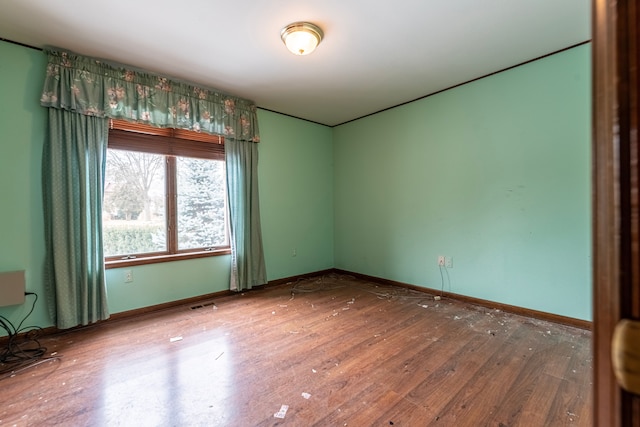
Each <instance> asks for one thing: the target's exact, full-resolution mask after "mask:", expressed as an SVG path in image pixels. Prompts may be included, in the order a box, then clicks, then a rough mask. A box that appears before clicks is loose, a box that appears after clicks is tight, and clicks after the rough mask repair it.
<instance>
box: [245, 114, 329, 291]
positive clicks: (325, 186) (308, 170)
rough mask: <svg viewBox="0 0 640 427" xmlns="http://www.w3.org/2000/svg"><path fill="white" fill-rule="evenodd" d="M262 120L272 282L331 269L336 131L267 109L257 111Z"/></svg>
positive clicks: (265, 227) (266, 238)
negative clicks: (333, 138) (334, 133)
mask: <svg viewBox="0 0 640 427" xmlns="http://www.w3.org/2000/svg"><path fill="white" fill-rule="evenodd" d="M258 121H259V123H260V139H261V141H262V142H260V163H259V165H260V167H259V180H260V209H261V217H262V234H263V239H264V250H265V258H266V263H267V276H268V279H269V280H274V279H278V278H282V277H291V276H294V275H297V274H304V273H310V272H314V271H320V270H324V269H328V268H332V267H333V178H332V177H333V145H332V130H331V128H329V127H326V126H322V125H318V124H314V123H310V122H306V121H303V120H299V119H294V118H291V117H288V116H284V115H281V114H276V113H272V112H268V111H264V110H258ZM294 250H295V256H293V254H294Z"/></svg>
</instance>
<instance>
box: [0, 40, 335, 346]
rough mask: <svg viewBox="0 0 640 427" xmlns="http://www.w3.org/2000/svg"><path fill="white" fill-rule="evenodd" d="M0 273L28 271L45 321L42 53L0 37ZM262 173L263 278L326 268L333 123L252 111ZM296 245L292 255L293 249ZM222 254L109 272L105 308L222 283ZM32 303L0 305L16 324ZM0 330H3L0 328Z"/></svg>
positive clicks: (37, 314) (40, 321) (39, 321)
mask: <svg viewBox="0 0 640 427" xmlns="http://www.w3.org/2000/svg"><path fill="white" fill-rule="evenodd" d="M0 58H1V59H0V93H2V99H3V100H4V101H3V102H2V103H0V135H1V136H0V190H1V192H0V201H1V206H2V209H0V271H12V270H26V280H27V290H28V291H32V292H37V293H38V295H39V296H40V300H39V302H38V305H37V306H36V310H35V311H34V314H33V315H32V316H31V317H30V318H29V321H28V322H27V324H29V325H38V326H42V327H47V326H51V325H52V322H51V320H50V318H49V315H48V311H47V308H46V304H45V300H46V293H45V290H44V286H43V277H42V268H43V262H44V226H43V218H42V216H43V211H42V185H41V172H40V167H41V156H42V154H41V153H42V144H43V141H44V135H45V126H46V114H45V113H46V111H45V110H44V109H43V108H42V107H40V104H39V99H40V91H41V89H42V81H43V78H44V72H45V65H46V61H45V56H44V54H43V53H42V52H39V51H36V50H33V49H29V48H25V47H21V46H17V45H14V44H11V43H7V42H2V41H0ZM259 122H260V130H261V139H262V142H261V143H260V146H259V151H260V160H259V177H260V193H261V194H260V195H261V204H262V206H261V214H262V218H263V223H262V226H263V239H264V246H265V251H266V263H267V274H268V278H269V280H274V279H279V278H283V277H289V276H292V275H295V274H300V273H307V272H313V271H318V270H323V269H327V268H331V267H332V266H333V203H332V202H333V185H332V180H331V176H332V173H333V172H332V170H333V169H332V168H333V165H332V163H333V155H332V139H331V138H332V134H331V129H330V128H327V127H324V126H320V125H316V124H313V123H309V122H305V121H302V120H297V119H293V118H289V117H286V116H282V115H279V114H274V113H270V112H265V111H259ZM294 248H295V249H296V252H297V255H296V257H292V256H291V254H292V250H293V249H294ZM229 262H230V257H229V256H219V257H211V258H200V259H194V260H186V261H177V262H170V263H163V264H154V265H144V266H136V267H131V268H130V269H131V270H132V273H133V282H132V283H125V282H124V270H123V269H111V270H107V273H106V281H107V288H108V298H109V308H110V311H111V312H112V313H118V312H122V311H127V310H132V309H136V308H141V307H146V306H150V305H155V304H161V303H164V302H168V301H174V300H180V299H184V298H190V297H193V296H198V295H203V294H208V293H211V292H216V291H221V290H225V289H228V281H229ZM29 308H30V305H29V304H23V305H19V306H10V307H0V315H3V316H5V317H7V318H8V319H9V320H10V321H12V322H14V323H17V322H19V321H20V319H21V318H22V316H24V314H26V313H27V312H28V309H29ZM0 335H4V334H3V333H2V331H0Z"/></svg>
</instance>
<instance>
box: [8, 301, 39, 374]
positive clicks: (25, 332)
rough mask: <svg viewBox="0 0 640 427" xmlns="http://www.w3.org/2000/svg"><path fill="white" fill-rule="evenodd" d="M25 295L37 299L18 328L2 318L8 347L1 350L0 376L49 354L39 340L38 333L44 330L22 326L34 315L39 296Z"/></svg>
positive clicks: (37, 327)
mask: <svg viewBox="0 0 640 427" xmlns="http://www.w3.org/2000/svg"><path fill="white" fill-rule="evenodd" d="M25 295H33V296H34V297H35V298H34V299H33V304H32V305H31V310H29V312H28V313H27V315H26V316H24V318H23V319H22V321H20V323H19V324H18V326H17V327H16V326H14V325H13V323H11V322H10V321H9V320H8V319H7V318H6V317H4V316H0V328H2V329H4V330H5V331H6V332H7V345H6V347H5V348H3V349H0V376H1V375H3V374H5V373H7V372H11V371H15V370H16V369H19V368H20V367H22V366H23V365H26V364H30V363H33V362H35V361H38V360H39V359H41V358H42V356H44V354H45V353H46V352H47V349H46V348H45V347H43V346H42V345H41V344H40V341H38V339H37V335H38V332H40V331H41V330H42V328H40V327H39V326H22V325H23V324H24V322H25V321H26V320H27V318H28V317H29V316H30V315H31V313H33V310H34V309H35V307H36V302H37V301H38V295H37V294H35V293H33V292H26V293H25ZM21 334H22V335H21Z"/></svg>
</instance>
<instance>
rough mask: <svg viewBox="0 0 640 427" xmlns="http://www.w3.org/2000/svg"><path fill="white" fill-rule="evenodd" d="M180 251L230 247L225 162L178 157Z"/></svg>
mask: <svg viewBox="0 0 640 427" xmlns="http://www.w3.org/2000/svg"><path fill="white" fill-rule="evenodd" d="M176 168H177V196H178V200H177V202H178V203H177V204H178V206H177V217H178V218H177V220H178V221H177V222H178V249H179V250H185V249H196V248H208V247H212V246H222V245H227V230H226V226H225V224H226V218H225V216H226V206H225V199H226V197H225V194H226V193H225V192H226V178H225V169H224V161H221V160H207V159H194V158H189V157H177V158H176Z"/></svg>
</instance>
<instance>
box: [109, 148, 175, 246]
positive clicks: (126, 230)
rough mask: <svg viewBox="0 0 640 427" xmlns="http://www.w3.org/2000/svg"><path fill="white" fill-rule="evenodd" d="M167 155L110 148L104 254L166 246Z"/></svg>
mask: <svg viewBox="0 0 640 427" xmlns="http://www.w3.org/2000/svg"><path fill="white" fill-rule="evenodd" d="M165 212H166V210H165V157H164V156H163V155H159V154H147V153H139V152H135V151H126V150H114V149H108V150H107V168H106V172H105V188H104V206H103V211H102V221H103V224H102V232H103V235H104V237H103V238H104V255H105V256H116V255H130V254H143V253H148V252H164V251H166V250H167V237H166V219H165V216H166V214H165Z"/></svg>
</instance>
